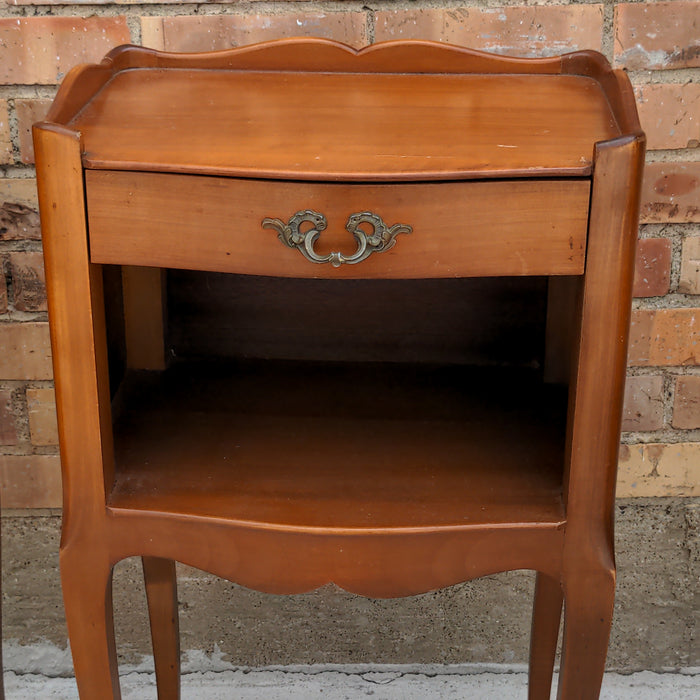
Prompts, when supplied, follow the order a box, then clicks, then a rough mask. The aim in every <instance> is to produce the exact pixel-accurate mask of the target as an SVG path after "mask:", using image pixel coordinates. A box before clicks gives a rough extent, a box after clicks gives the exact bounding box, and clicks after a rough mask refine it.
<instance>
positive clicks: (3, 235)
mask: <svg viewBox="0 0 700 700" xmlns="http://www.w3.org/2000/svg"><path fill="white" fill-rule="evenodd" d="M22 238H28V239H34V240H38V239H40V238H41V226H40V223H39V212H37V211H36V209H32V208H30V207H27V206H25V205H24V204H14V203H12V202H3V203H2V204H0V241H13V240H19V239H22Z"/></svg>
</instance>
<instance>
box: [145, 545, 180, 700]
mask: <svg viewBox="0 0 700 700" xmlns="http://www.w3.org/2000/svg"><path fill="white" fill-rule="evenodd" d="M142 562H143V576H144V579H145V583H146V598H147V600H148V616H149V619H150V623H151V639H152V641H153V658H154V660H155V667H156V682H157V684H158V700H178V699H179V697H180V630H179V624H178V613H177V579H176V575H175V562H174V561H172V560H171V559H161V558H158V557H142Z"/></svg>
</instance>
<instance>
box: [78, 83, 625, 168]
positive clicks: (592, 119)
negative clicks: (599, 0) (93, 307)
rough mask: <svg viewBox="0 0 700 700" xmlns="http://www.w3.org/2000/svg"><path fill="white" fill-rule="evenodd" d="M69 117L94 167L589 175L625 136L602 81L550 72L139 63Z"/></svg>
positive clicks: (89, 161) (87, 162) (87, 161)
mask: <svg viewBox="0 0 700 700" xmlns="http://www.w3.org/2000/svg"><path fill="white" fill-rule="evenodd" d="M543 104H546V105H547V106H548V109H547V110H542V108H541V106H542V105H543ZM163 109H165V110H167V118H165V119H164V117H163V114H162V111H161V110H163ZM70 125H71V128H73V129H76V130H78V131H80V132H81V134H82V138H83V140H84V144H85V154H84V162H85V165H86V166H87V167H89V168H100V169H114V170H124V169H130V170H152V171H158V172H164V171H172V172H190V173H192V172H195V173H205V174H219V175H228V176H242V177H251V176H254V177H266V178H267V177H272V178H285V179H303V180H355V181H362V180H402V181H405V180H435V179H464V178H475V177H479V178H483V177H506V176H509V175H512V176H519V177H533V176H540V177H546V176H559V175H580V176H585V175H588V174H589V173H590V168H591V162H592V156H593V151H592V144H593V143H595V142H597V141H602V140H606V139H610V138H613V137H615V136H617V135H619V131H618V129H617V126H616V124H615V122H614V118H613V116H612V114H611V113H610V110H609V108H608V106H607V101H606V98H605V95H604V93H603V92H602V91H601V89H600V86H599V84H598V83H597V82H596V81H594V80H593V79H591V78H586V77H581V76H566V77H561V76H550V75H544V76H541V75H505V76H491V75H437V76H435V75H385V74H376V75H370V76H368V75H358V74H354V73H352V74H335V73H315V74H314V73H287V72H283V73H276V72H265V73H249V72H225V71H221V72H219V71H212V72H208V73H201V72H194V71H188V70H176V71H167V70H162V69H161V70H158V69H139V70H131V71H126V72H122V73H118V74H116V75H115V76H114V77H113V78H112V79H111V80H110V82H109V83H108V84H107V85H106V86H105V87H104V88H103V89H102V90H101V91H100V92H99V93H98V94H97V95H96V96H95V98H94V99H93V100H91V101H90V102H89V103H88V104H87V105H86V106H85V108H84V109H83V110H82V111H81V112H80V113H79V114H78V115H77V117H76V118H75V119H73V120H72V121H71V122H70Z"/></svg>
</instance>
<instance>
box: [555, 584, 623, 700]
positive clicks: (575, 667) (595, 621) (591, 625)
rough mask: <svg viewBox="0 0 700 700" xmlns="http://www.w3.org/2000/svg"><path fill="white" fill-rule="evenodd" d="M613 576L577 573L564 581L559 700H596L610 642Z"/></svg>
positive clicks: (613, 596) (613, 595)
mask: <svg viewBox="0 0 700 700" xmlns="http://www.w3.org/2000/svg"><path fill="white" fill-rule="evenodd" d="M614 599H615V572H614V571H609V570H600V571H596V572H585V573H576V574H573V575H569V576H568V577H565V580H564V601H565V603H564V640H563V644H562V662H561V671H560V678H559V693H558V695H557V698H558V700H597V699H598V696H599V695H600V687H601V685H602V682H603V673H604V671H605V657H606V655H607V651H608V642H609V640H610V627H611V625H612V616H613V604H614Z"/></svg>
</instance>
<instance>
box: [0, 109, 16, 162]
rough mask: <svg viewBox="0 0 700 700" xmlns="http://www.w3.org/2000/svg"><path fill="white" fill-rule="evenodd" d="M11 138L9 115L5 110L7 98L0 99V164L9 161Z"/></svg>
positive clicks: (11, 157) (11, 158) (11, 159)
mask: <svg viewBox="0 0 700 700" xmlns="http://www.w3.org/2000/svg"><path fill="white" fill-rule="evenodd" d="M12 161H13V156H12V140H11V139H10V117H9V114H8V111H7V100H0V164H2V163H11V162H12Z"/></svg>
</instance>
